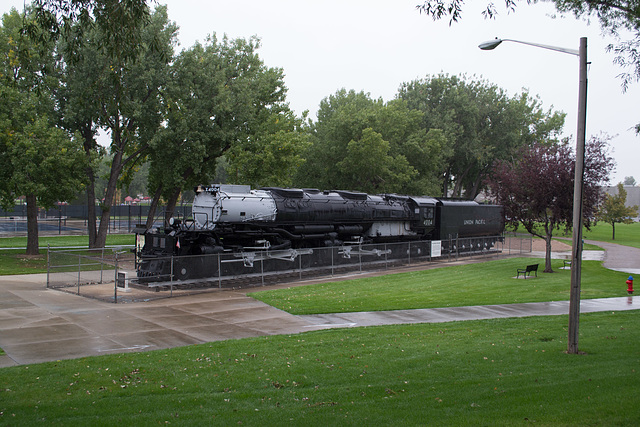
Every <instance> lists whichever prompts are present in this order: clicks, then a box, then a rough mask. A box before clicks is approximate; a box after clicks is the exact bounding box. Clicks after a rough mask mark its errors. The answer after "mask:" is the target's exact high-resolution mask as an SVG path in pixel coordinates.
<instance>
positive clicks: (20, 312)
mask: <svg viewBox="0 0 640 427" xmlns="http://www.w3.org/2000/svg"><path fill="white" fill-rule="evenodd" d="M598 244H599V245H601V246H604V247H605V248H606V249H607V252H606V256H605V258H604V263H605V266H606V267H607V268H611V269H615V270H618V271H621V283H624V280H625V279H626V275H627V274H640V273H638V272H640V250H636V249H633V248H628V247H622V246H619V245H612V244H606V246H605V244H602V243H598ZM600 255H601V253H600V254H598V256H600ZM593 256H595V255H593ZM558 258H561V256H558ZM622 276H624V277H622ZM45 282H46V275H37V274H36V275H27V276H4V277H2V278H0V348H2V349H3V350H4V351H5V352H6V355H4V356H0V367H6V366H14V365H20V364H28V363H38V362H45V361H52V360H58V359H71V358H79V357H85V356H94V355H102V354H112V353H124V352H133V351H143V350H152V349H162V348H171V347H177V346H182V345H190V344H197V343H205V342H211V341H219V340H227V339H233V338H243V337H255V336H263V335H276V334H289V333H299V332H304V331H309V330H317V329H326V328H336V327H354V326H368V325H385V324H397V323H425V322H448V321H454V320H470V319H487V318H495V317H521V316H538V315H560V314H568V312H569V308H568V302H566V301H560V302H545V303H529V304H508V305H492V306H476V307H456V308H435V309H423V310H397V311H387V312H368V313H343V314H333V315H315V316H294V315H291V314H288V313H286V312H283V311H281V310H278V309H275V308H273V307H270V306H268V305H266V304H263V303H261V302H259V301H256V300H254V299H252V298H250V297H247V296H246V295H245V293H244V292H243V291H217V290H213V291H209V292H205V293H200V294H197V295H192V296H186V297H180V298H168V299H161V300H155V301H148V302H145V303H136V304H112V303H107V302H103V301H99V300H94V299H90V298H84V297H82V296H77V295H74V294H69V293H65V292H60V291H56V290H50V289H45V287H44V283H45ZM635 309H640V296H636V297H622V298H605V299H597V300H593V299H592V300H583V301H582V305H581V311H582V312H592V311H620V310H635Z"/></svg>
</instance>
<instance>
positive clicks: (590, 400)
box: [0, 236, 640, 426]
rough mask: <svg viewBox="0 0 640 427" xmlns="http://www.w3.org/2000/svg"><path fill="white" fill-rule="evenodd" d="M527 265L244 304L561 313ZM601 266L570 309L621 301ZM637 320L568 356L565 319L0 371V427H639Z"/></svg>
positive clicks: (620, 285)
mask: <svg viewBox="0 0 640 427" xmlns="http://www.w3.org/2000/svg"><path fill="white" fill-rule="evenodd" d="M585 238H590V237H587V236H585ZM618 242H619V241H618V240H616V243H618ZM532 262H534V261H533V260H532V259H531V258H516V259H506V260H496V261H489V262H486V263H478V264H471V265H465V266H449V267H445V268H439V269H434V270H427V271H422V272H411V273H398V274H390V275H386V276H382V277H377V278H362V279H356V280H349V281H345V282H335V283H331V284H324V285H312V286H303V287H297V288H292V289H289V290H280V291H274V292H271V291H267V292H257V293H255V294H254V296H256V297H258V298H260V299H263V300H265V301H271V303H273V304H274V305H276V306H279V307H280V308H283V309H285V310H287V311H290V312H294V313H296V312H301V313H313V312H332V311H334V312H335V311H361V310H389V309H400V308H418V307H420V308H423V307H446V306H460V305H478V304H499V303H513V302H525V301H548V300H566V299H568V295H569V281H570V277H569V275H570V273H569V271H568V270H556V273H549V274H545V273H541V272H539V273H538V276H539V277H538V278H537V279H531V280H529V279H528V280H526V281H524V280H516V279H513V278H512V277H513V276H515V271H516V269H517V268H522V267H523V266H524V265H526V264H531V263H532ZM535 262H540V263H541V264H543V261H542V260H536V261H535ZM600 264H601V263H600V262H596V261H584V262H583V272H582V297H583V298H594V297H607V296H622V295H626V292H625V291H626V286H625V284H624V277H622V276H626V275H622V273H617V272H613V271H610V270H607V269H604V268H603V267H602V266H601V265H600ZM560 266H561V262H560V261H554V268H555V269H558V268H559V267H560ZM638 313H639V312H638V310H633V311H625V312H615V313H613V312H605V313H588V314H582V315H581V317H580V318H581V321H580V350H581V351H583V352H584V353H585V354H582V355H568V354H566V353H565V351H566V348H567V322H568V319H567V316H545V317H528V318H512V319H494V320H483V321H466V322H449V323H441V324H416V325H393V326H381V327H366V328H353V329H338V330H329V331H316V332H307V333H303V334H295V335H280V336H271V337H261V338H249V339H238V340H227V341H221V342H215V343H208V344H202V345H196V346H187V347H181V348H174V349H166V350H158V351H152V352H144V353H126V354H116V355H109V356H101V357H90V358H82V359H76V360H64V361H56V362H51V363H42V364H37V365H28V366H18V367H12V368H3V369H0V425H11V426H21V425H25V426H26V425H28V426H31V425H34V424H38V423H47V424H59V425H92V426H93V425H105V426H111V425H114V424H118V425H123V426H125V425H132V426H133V425H135V426H138V425H156V424H174V425H175V424H179V425H215V424H217V425H232V424H233V425H282V424H290V425H305V426H306V425H314V426H315V425H318V426H320V425H321V426H325V425H357V426H362V425H370V424H379V425H402V424H406V425H496V426H512V425H528V424H532V423H535V424H536V425H542V426H557V425H564V426H570V425H571V426H573V425H575V426H582V425H640V408H639V407H638V405H637V404H635V400H634V398H635V397H636V396H637V393H638V384H640V373H639V372H640V369H639V368H638V366H639V365H640V328H638V327H636V324H637V318H638ZM212 327H214V326H212Z"/></svg>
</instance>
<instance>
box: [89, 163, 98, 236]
mask: <svg viewBox="0 0 640 427" xmlns="http://www.w3.org/2000/svg"><path fill="white" fill-rule="evenodd" d="M87 177H88V178H89V184H87V232H88V233H89V248H96V247H97V246H95V245H96V236H97V231H96V228H97V225H98V224H97V221H96V182H95V175H94V173H93V169H92V168H90V167H89V168H87Z"/></svg>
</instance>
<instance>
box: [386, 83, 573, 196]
mask: <svg viewBox="0 0 640 427" xmlns="http://www.w3.org/2000/svg"><path fill="white" fill-rule="evenodd" d="M398 97H399V98H400V99H402V100H405V101H406V102H407V105H408V106H409V108H412V109H415V110H419V111H421V112H422V113H423V116H422V117H423V119H422V123H421V127H422V128H423V132H429V131H432V130H435V129H439V130H440V131H441V132H442V135H443V137H444V138H445V139H446V141H447V144H446V145H444V147H447V148H446V149H445V150H443V152H442V153H443V155H444V156H445V158H444V161H445V163H444V168H443V169H442V171H441V173H440V174H439V176H440V177H441V180H442V181H441V187H440V188H441V191H440V193H441V194H442V195H443V196H445V197H446V196H448V195H452V196H453V197H463V196H464V197H465V198H468V199H474V198H475V197H476V196H477V195H478V193H479V192H480V191H481V190H482V184H483V181H484V180H485V178H486V177H487V176H488V175H489V174H490V173H491V170H492V166H493V163H494V161H496V160H499V159H509V158H510V157H511V156H512V155H513V153H514V152H515V151H516V150H517V149H518V148H519V147H521V146H525V145H528V144H531V143H532V142H533V141H535V140H551V141H554V140H556V139H557V137H558V133H559V131H560V130H561V129H562V126H563V123H564V114H560V113H554V112H552V111H549V112H544V111H542V109H541V108H540V104H539V101H538V100H537V99H532V98H531V97H530V96H529V95H528V94H527V93H523V94H520V95H516V96H514V97H512V98H509V97H508V96H507V95H506V93H505V92H504V90H502V89H500V88H498V87H497V86H496V85H493V84H490V83H488V82H486V81H483V80H473V79H468V78H467V77H466V76H449V75H443V74H441V75H438V76H428V77H426V78H425V79H420V80H414V81H412V82H409V83H404V84H403V85H402V86H401V88H400V91H399V93H398ZM452 184H453V188H452V189H450V185H452Z"/></svg>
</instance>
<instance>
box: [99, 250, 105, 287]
mask: <svg viewBox="0 0 640 427" xmlns="http://www.w3.org/2000/svg"><path fill="white" fill-rule="evenodd" d="M103 265H104V248H102V254H101V255H100V284H102V270H103V268H102V266H103Z"/></svg>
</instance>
